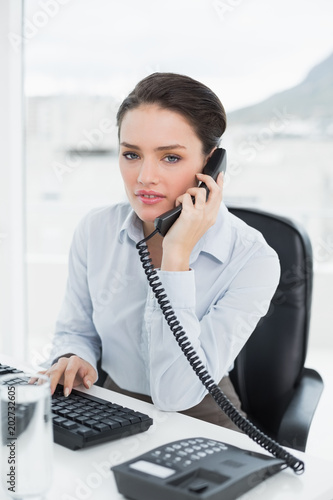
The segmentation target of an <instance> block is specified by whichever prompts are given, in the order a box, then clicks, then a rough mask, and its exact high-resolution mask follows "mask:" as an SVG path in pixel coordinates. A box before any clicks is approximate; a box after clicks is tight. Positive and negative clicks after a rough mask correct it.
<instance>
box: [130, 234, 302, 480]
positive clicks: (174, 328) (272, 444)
mask: <svg viewBox="0 0 333 500" xmlns="http://www.w3.org/2000/svg"><path fill="white" fill-rule="evenodd" d="M157 232H158V230H157V229H156V230H155V231H153V232H152V233H151V234H150V235H149V236H147V237H146V238H144V239H143V240H141V241H139V242H138V243H137V245H136V248H137V249H138V252H139V256H140V260H141V263H142V267H143V269H144V272H145V274H146V276H147V280H148V283H149V285H150V287H151V288H152V290H153V292H154V295H155V297H156V299H157V302H158V304H159V306H160V308H161V310H162V313H163V315H164V317H165V319H166V321H167V323H168V325H169V327H170V330H171V332H172V333H173V335H174V337H175V339H176V340H177V342H178V345H179V347H180V348H181V350H182V351H183V353H184V355H185V357H186V359H187V360H188V362H189V363H190V365H191V366H192V368H193V370H194V372H195V373H196V375H197V376H198V377H199V379H200V380H201V382H202V384H203V385H204V386H205V388H206V389H207V391H208V392H209V393H210V394H211V396H212V397H213V399H214V401H215V402H216V403H217V404H218V406H219V407H220V408H221V409H222V410H223V411H224V413H225V414H226V415H227V416H228V417H229V418H230V420H231V421H232V422H233V423H234V424H236V425H237V427H238V428H239V429H240V430H241V431H243V432H244V433H245V434H246V435H247V436H249V437H250V438H251V439H252V440H253V441H255V442H256V443H258V444H259V445H260V446H261V447H262V448H264V449H265V450H267V451H268V452H269V453H271V454H272V455H274V456H275V457H276V458H279V459H281V460H283V461H284V462H285V463H286V465H287V466H288V467H290V468H291V469H293V471H294V472H295V473H296V474H302V473H303V472H304V462H302V461H301V460H299V459H298V458H296V457H294V456H293V455H291V454H290V453H288V452H287V451H286V450H285V449H284V448H282V446H280V445H279V444H278V443H277V442H276V441H274V440H273V439H271V438H270V437H269V436H267V435H266V434H264V433H263V432H262V431H260V430H259V429H258V428H257V427H256V426H255V425H254V424H253V423H252V422H250V420H248V419H247V418H245V417H243V415H241V414H240V413H239V412H238V410H237V408H235V406H234V405H233V404H232V403H231V401H230V400H229V399H228V398H227V397H226V395H225V394H224V393H223V392H222V391H221V389H220V388H219V387H218V385H217V384H216V383H215V382H214V380H213V379H212V377H211V376H210V374H209V373H208V372H207V370H206V368H205V366H204V365H203V363H202V361H201V360H200V358H199V356H198V355H197V353H196V352H195V350H194V348H193V347H192V345H191V343H190V341H189V340H188V338H187V336H186V332H185V331H184V329H183V327H182V326H181V325H180V323H179V321H178V319H177V317H176V315H175V313H174V311H173V310H172V307H171V304H170V301H169V300H168V298H167V296H166V293H165V290H164V288H163V285H162V283H161V282H160V281H158V275H157V272H156V270H155V268H154V266H153V265H152V263H151V258H150V254H149V250H148V247H147V245H146V241H148V240H149V239H150V238H152V237H153V236H154V235H155V234H156V233H157Z"/></svg>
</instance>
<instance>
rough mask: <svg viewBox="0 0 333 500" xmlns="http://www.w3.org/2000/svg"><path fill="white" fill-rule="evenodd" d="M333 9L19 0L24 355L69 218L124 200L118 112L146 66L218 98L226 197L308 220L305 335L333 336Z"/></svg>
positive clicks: (40, 330) (42, 312)
mask: <svg viewBox="0 0 333 500" xmlns="http://www.w3.org/2000/svg"><path fill="white" fill-rule="evenodd" d="M332 14H333V4H332V3H331V2H330V1H329V0H318V1H317V2H316V3H314V2H312V1H301V0H294V1H293V2H289V1H287V0H282V1H281V0H270V2H265V1H264V0H247V1H240V0H237V1H236V0H226V1H214V0H209V1H202V0H201V1H199V0H169V1H168V2H167V3H164V2H156V1H151V0H140V2H138V1H137V0H123V1H122V2H116V1H111V2H110V1H109V0H94V1H91V0H70V1H67V2H64V1H62V2H60V1H56V0H53V1H52V2H47V1H44V2H43V1H42V0H25V1H24V26H23V28H24V30H25V31H23V34H25V39H24V75H23V76H24V106H25V130H26V133H25V148H26V155H25V171H26V176H25V179H26V183H25V193H26V212H25V214H26V263H27V291H28V295H27V297H28V335H29V351H30V353H31V355H32V356H35V357H36V358H38V359H39V358H42V357H44V355H45V354H47V351H48V348H49V340H50V338H51V335H52V331H53V327H54V321H55V319H56V315H57V313H58V310H59V307H60V304H61V300H62V297H63V292H64V288H65V282H66V273H67V256H68V250H69V246H70V242H71V238H72V234H73V230H74V228H75V226H76V225H77V223H78V221H79V220H80V219H81V217H82V216H83V215H84V214H85V213H86V212H87V211H88V210H89V209H90V208H92V207H95V206H100V205H107V204H110V203H115V202H118V201H120V200H123V199H125V195H124V190H123V186H122V181H121V178H120V175H119V171H118V158H117V153H118V146H117V132H116V127H115V114H116V111H117V108H118V106H119V104H120V102H121V101H122V99H123V98H124V97H125V96H126V95H127V93H128V92H129V91H130V90H131V89H132V88H133V87H134V85H135V84H136V82H137V81H138V80H139V79H141V78H143V77H144V76H145V75H148V74H150V73H152V72H154V71H173V72H179V73H184V74H187V75H189V76H192V77H193V78H196V79H198V80H200V81H202V82H203V83H205V84H207V85H208V86H210V87H211V88H212V89H213V90H214V91H215V92H216V93H217V94H218V96H219V97H220V99H221V101H222V102H223V104H224V106H225V108H226V111H227V115H228V128H227V132H226V133H225V136H224V138H223V146H224V147H225V148H226V149H227V152H228V172H227V179H226V187H225V194H224V196H225V201H226V202H227V203H228V202H230V203H236V204H244V205H251V206H258V207H261V208H265V209H267V210H271V211H274V212H277V213H282V214H286V215H288V216H292V217H295V218H296V219H298V220H299V221H300V222H302V223H303V224H304V225H305V227H306V229H307V230H308V231H309V233H310V236H311V239H312V243H313V247H314V256H315V271H316V280H315V292H317V289H318V297H319V292H320V299H317V298H316V297H317V294H315V297H314V314H313V324H314V330H315V331H316V333H315V335H313V336H311V341H313V342H317V343H318V344H320V345H321V346H322V345H323V343H326V344H330V345H331V346H332V338H331V337H332V336H331V335H330V329H331V324H330V322H329V321H328V319H329V318H328V314H330V306H329V302H328V301H329V295H330V294H329V289H330V287H331V290H332V282H333V279H332V277H333V169H332V167H333V165H332V158H333V140H332V139H333V121H332V117H333V41H332V32H331V20H332ZM326 297H327V300H326Z"/></svg>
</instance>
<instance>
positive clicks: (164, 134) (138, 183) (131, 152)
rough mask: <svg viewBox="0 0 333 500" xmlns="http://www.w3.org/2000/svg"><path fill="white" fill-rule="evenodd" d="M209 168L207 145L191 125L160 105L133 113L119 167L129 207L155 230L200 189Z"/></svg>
mask: <svg viewBox="0 0 333 500" xmlns="http://www.w3.org/2000/svg"><path fill="white" fill-rule="evenodd" d="M204 164H205V156H204V154H203V152H202V142H201V141H200V139H199V138H198V136H197V135H196V133H195V132H194V129H193V128H192V126H191V125H190V124H189V123H188V122H187V120H186V119H185V118H184V117H183V116H182V115H181V114H178V113H176V112H173V111H170V110H167V109H163V108H160V107H159V106H157V105H155V104H150V105H141V106H139V107H138V108H136V109H133V110H131V111H127V113H126V114H125V116H124V118H123V121H122V123H121V128H120V153H119V165H120V171H121V175H122V177H123V180H124V184H125V189H126V194H127V196H128V199H129V202H130V204H131V206H132V208H133V209H134V211H135V212H136V213H137V215H138V216H139V218H140V219H141V220H142V221H143V222H144V227H145V228H150V227H151V226H152V224H151V223H152V222H153V221H154V219H155V218H156V217H157V216H158V215H161V214H162V213H164V212H166V211H167V210H170V209H171V208H174V206H175V201H176V199H177V197H178V196H180V195H182V194H184V193H185V192H186V191H187V189H188V188H190V187H193V186H196V185H197V180H196V177H195V174H196V173H198V172H201V171H202V169H203V167H204Z"/></svg>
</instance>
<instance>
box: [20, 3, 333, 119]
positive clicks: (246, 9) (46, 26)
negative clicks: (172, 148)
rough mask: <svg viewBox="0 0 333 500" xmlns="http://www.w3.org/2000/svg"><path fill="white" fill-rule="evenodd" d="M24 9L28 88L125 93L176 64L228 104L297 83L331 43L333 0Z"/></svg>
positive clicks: (33, 5) (53, 5)
mask: <svg viewBox="0 0 333 500" xmlns="http://www.w3.org/2000/svg"><path fill="white" fill-rule="evenodd" d="M24 17H25V23H24V30H25V31H24V40H23V43H24V50H25V69H26V78H25V88H26V93H27V94H28V95H48V94H57V93H74V94H78V93H89V94H103V95H111V96H113V97H115V99H117V100H119V99H121V98H123V97H124V96H125V95H126V94H127V93H128V92H129V91H130V90H131V89H132V88H133V86H134V85H135V83H136V82H137V81H138V80H140V79H141V78H142V77H144V76H146V75H147V74H149V73H152V72H154V71H173V72H177V73H184V74H187V75H189V76H192V77H193V78H196V79H198V80H200V81H202V82H203V83H205V84H207V85H208V86H210V87H211V88H212V89H213V90H214V91H215V92H216V93H217V94H218V95H219V97H220V98H221V100H222V102H223V103H224V105H225V107H226V109H227V111H230V110H233V109H237V108H240V107H243V106H246V105H250V104H253V103H255V102H259V101H261V100H262V99H264V98H266V97H268V96H270V95H272V94H273V93H275V92H278V91H281V90H284V89H286V88H289V87H292V86H294V85H296V84H297V83H299V82H300V81H301V80H302V79H303V78H304V77H305V76H306V75H307V73H308V71H309V70H310V69H311V68H312V67H313V66H314V65H316V64H317V63H319V62H320V61H322V60H323V59H325V58H326V57H327V56H328V55H329V54H330V53H331V52H333V38H332V34H331V33H332V19H333V2H332V0H315V1H314V0H269V1H268V0H168V1H167V2H164V1H163V2H162V1H158V0H121V1H119V0H25V14H24Z"/></svg>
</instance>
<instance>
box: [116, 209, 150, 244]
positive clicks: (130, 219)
mask: <svg viewBox="0 0 333 500" xmlns="http://www.w3.org/2000/svg"><path fill="white" fill-rule="evenodd" d="M126 233H127V234H128V236H129V237H130V238H131V240H133V241H134V242H135V243H137V242H138V241H140V240H142V239H143V238H144V234H143V228H142V221H141V220H140V219H139V217H138V216H137V215H136V213H135V212H134V210H133V209H130V210H129V212H128V214H127V217H126V218H125V220H124V222H123V224H122V226H121V228H120V231H119V241H120V243H123V241H124V237H125V234H126Z"/></svg>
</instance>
